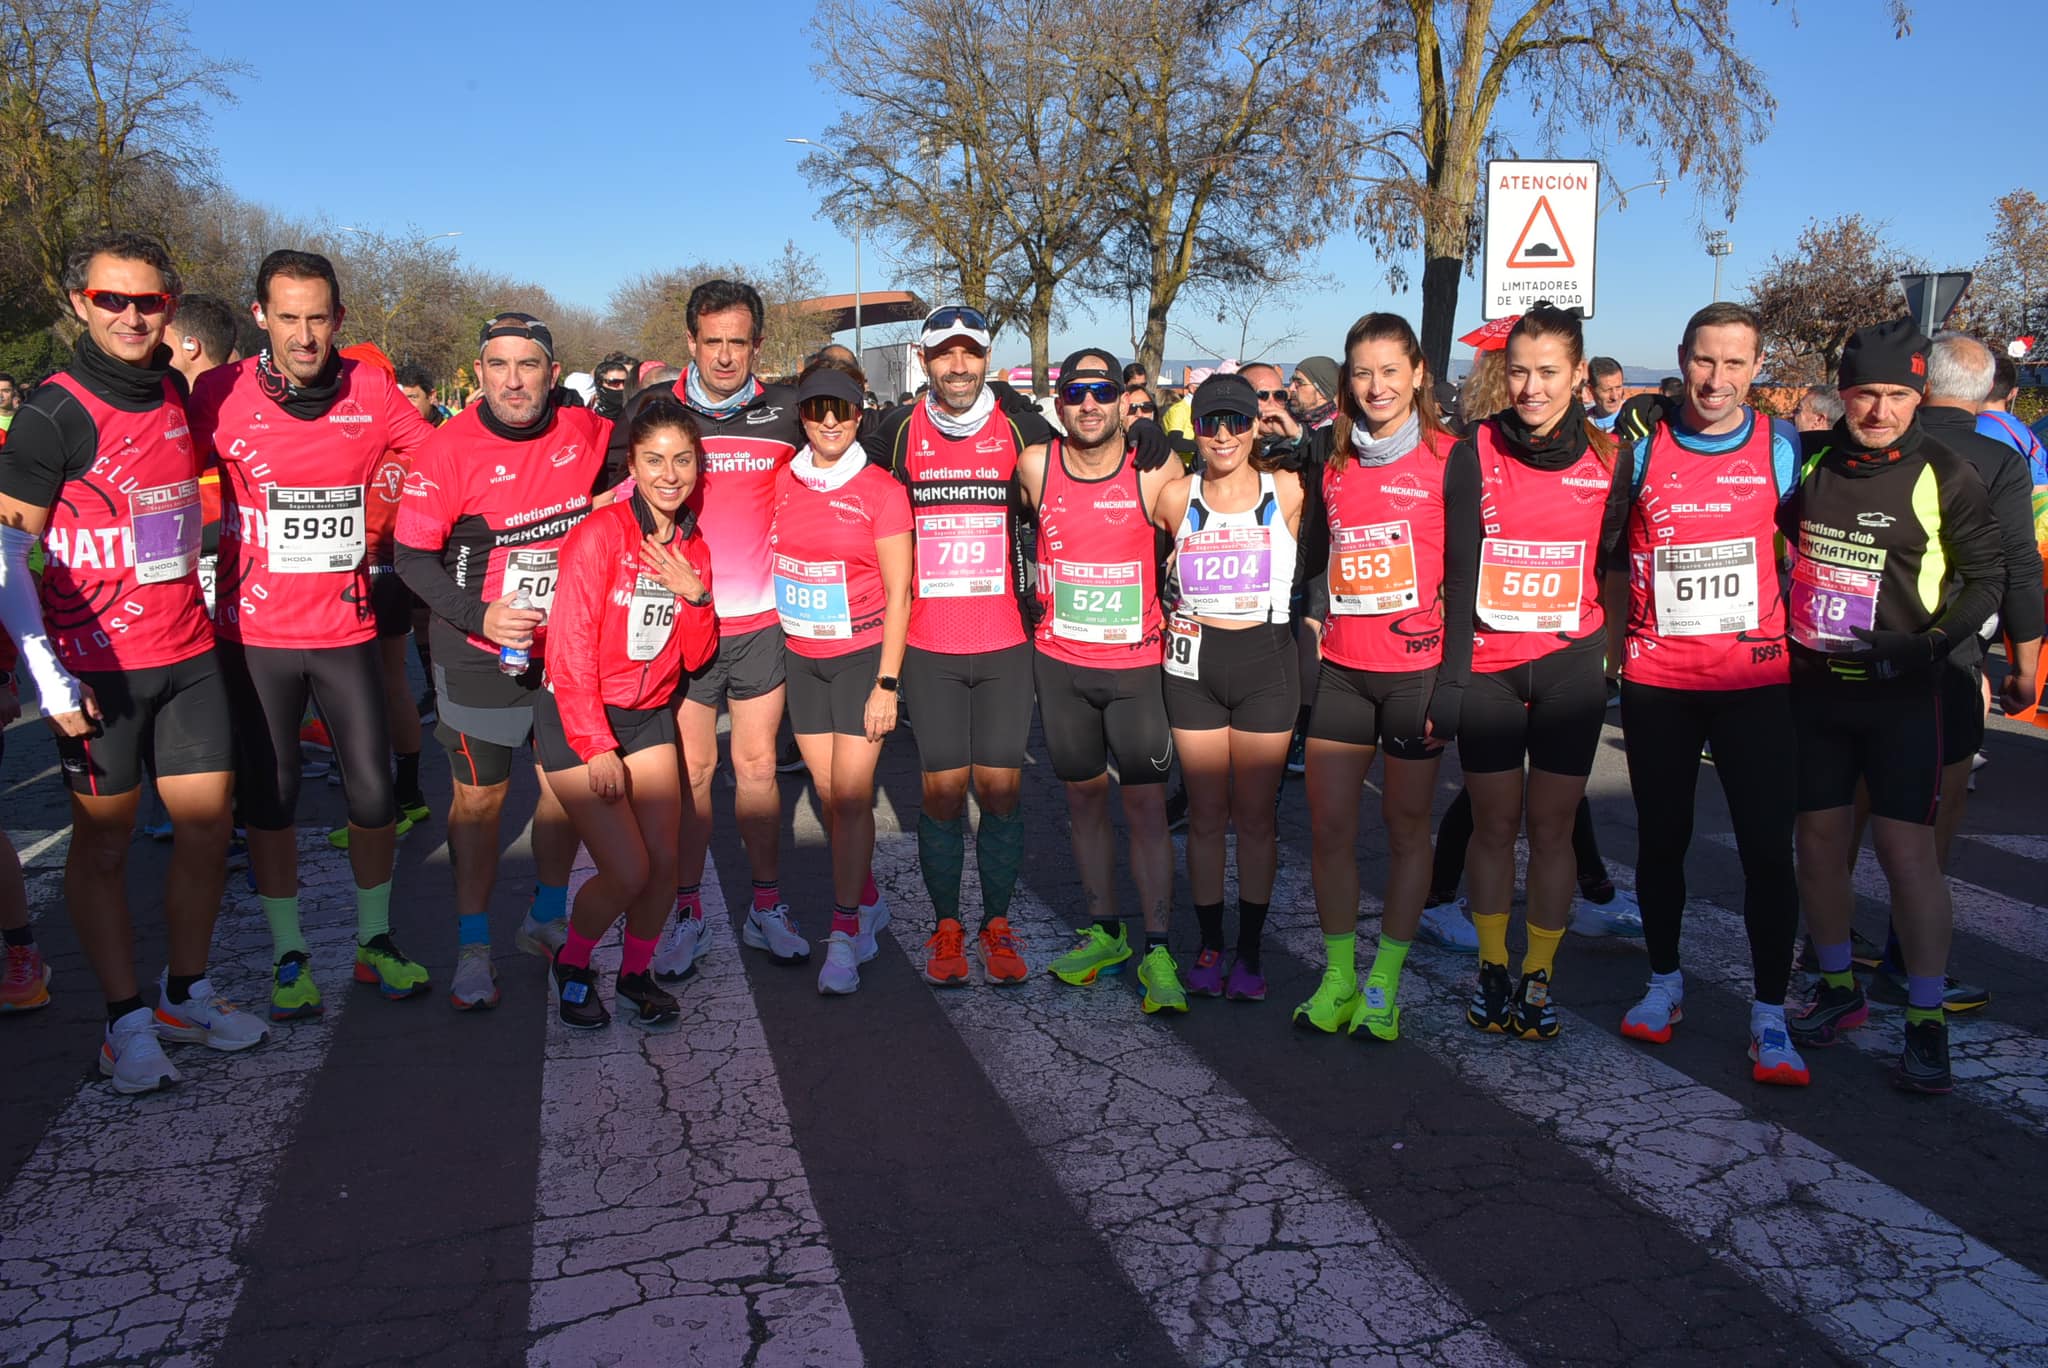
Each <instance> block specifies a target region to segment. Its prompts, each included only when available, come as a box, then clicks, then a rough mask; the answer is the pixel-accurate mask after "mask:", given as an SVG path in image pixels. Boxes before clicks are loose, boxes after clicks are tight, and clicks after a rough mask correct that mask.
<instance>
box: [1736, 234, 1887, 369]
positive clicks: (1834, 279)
mask: <svg viewBox="0 0 2048 1368" xmlns="http://www.w3.org/2000/svg"><path fill="white" fill-rule="evenodd" d="M1918 269H1920V267H1919V263H1918V262H1916V261H1914V260H1913V259H1912V258H1911V257H1909V256H1907V255H1906V254H1905V253H1903V252H1901V251H1900V250H1899V249H1898V248H1896V247H1894V246H1893V245H1892V244H1891V243H1890V242H1888V241H1887V240H1886V239H1885V236H1884V227H1883V225H1882V224H1877V225H1873V224H1869V223H1865V222H1864V221H1863V217H1862V216H1861V215H1860V214H1844V215H1842V216H1841V217H1839V218H1834V219H1828V220H1826V221H1822V220H1819V219H1816V220H1814V221H1812V222H1810V223H1808V224H1807V225H1806V229H1805V231H1803V232H1802V233H1800V235H1799V242H1798V244H1797V245H1796V246H1794V247H1793V249H1792V250H1791V251H1790V252H1786V253H1783V254H1781V255H1779V256H1775V257H1772V258H1771V260H1770V261H1769V262H1768V263H1767V264H1766V265H1765V267H1764V272H1763V275H1762V276H1761V277H1759V278H1758V280H1757V282H1756V284H1755V286H1754V287H1753V288H1752V289H1751V291H1750V298H1749V305H1750V307H1751V308H1753V309H1755V310H1756V311H1757V313H1758V314H1759V315H1760V316H1761V317H1762V318H1763V323H1764V336H1763V372H1764V374H1765V375H1767V376H1768V377H1769V378H1770V380H1771V381H1772V382H1773V383H1775V384H1780V385H1799V384H1816V383H1820V382H1823V381H1829V380H1832V379H1834V375H1835V368H1836V366H1837V364H1838V363H1839V362H1840V361H1841V359H1842V347H1843V345H1844V344H1845V343H1847V342H1848V340H1849V334H1850V333H1852V332H1854V331H1856V329H1858V328H1861V327H1864V326H1866V325H1868V324H1871V323H1881V322H1883V321H1884V320H1885V319H1887V318H1896V317H1898V316H1899V315H1900V314H1902V313H1904V312H1905V301H1904V299H1903V297H1902V296H1901V295H1900V293H1899V287H1898V283H1897V276H1898V274H1899V273H1900V272H1901V271H1913V270H1918Z"/></svg>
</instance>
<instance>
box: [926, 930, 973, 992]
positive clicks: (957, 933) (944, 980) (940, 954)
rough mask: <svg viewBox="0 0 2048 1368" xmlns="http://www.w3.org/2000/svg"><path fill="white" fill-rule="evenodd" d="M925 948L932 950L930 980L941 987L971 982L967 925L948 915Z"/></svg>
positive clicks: (958, 985)
mask: <svg viewBox="0 0 2048 1368" xmlns="http://www.w3.org/2000/svg"><path fill="white" fill-rule="evenodd" d="M924 948H925V949H926V950H927V951H929V952H930V954H929V955H928V956H927V957H926V959H925V962H924V981H925V982H926V983H936V984H937V985H938V986H939V987H941V988H959V987H962V986H964V985H965V984H966V983H967V978H968V973H967V928H966V927H964V926H962V925H961V924H960V923H959V922H958V921H956V920H954V919H953V918H951V917H946V918H944V919H943V920H941V921H940V922H939V929H938V930H936V931H934V932H932V938H931V939H930V940H928V941H926V942H925V943H924Z"/></svg>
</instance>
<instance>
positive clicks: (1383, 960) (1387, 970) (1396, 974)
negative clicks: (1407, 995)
mask: <svg viewBox="0 0 2048 1368" xmlns="http://www.w3.org/2000/svg"><path fill="white" fill-rule="evenodd" d="M1409 944H1410V942H1408V941H1398V940H1395V939H1394V938H1393V937H1392V936H1381V937H1380V944H1379V949H1378V950H1376V951H1374V952H1373V957H1372V970H1371V972H1370V973H1368V974H1367V975H1366V976H1365V980H1366V982H1367V983H1372V984H1377V985H1378V986H1379V987H1381V988H1384V989H1385V990H1386V992H1387V996H1388V998H1389V999H1391V998H1392V997H1393V995H1394V993H1395V991H1396V990H1397V989H1399V988H1400V986H1401V969H1402V967H1403V966H1404V965H1406V964H1407V963H1408V946H1409Z"/></svg>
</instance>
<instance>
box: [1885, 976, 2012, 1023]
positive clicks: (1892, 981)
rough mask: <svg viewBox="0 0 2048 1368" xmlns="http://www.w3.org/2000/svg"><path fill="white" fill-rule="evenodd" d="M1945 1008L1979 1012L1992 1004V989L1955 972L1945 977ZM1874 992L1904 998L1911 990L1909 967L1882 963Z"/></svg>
mask: <svg viewBox="0 0 2048 1368" xmlns="http://www.w3.org/2000/svg"><path fill="white" fill-rule="evenodd" d="M1942 985H1943V986H1942V990H1941V1008H1942V1010H1943V1011H1945V1012H1947V1013H1948V1014H1949V1015H1950V1016H1959V1015H1961V1014H1962V1013H1964V1012H1978V1011H1982V1010H1983V1009H1984V1008H1986V1007H1989V1006H1990V1005H1991V990H1990V989H1989V988H1986V987H1984V986H1982V985H1981V984H1976V983H1964V982H1963V981H1962V980H1960V979H1958V978H1956V977H1955V976H1953V975H1950V976H1949V977H1947V978H1945V979H1944V980H1943V981H1942ZM1869 991H1870V995H1871V996H1872V997H1874V998H1876V999H1878V1000H1879V1001H1881V1002H1904V1001H1906V997H1907V993H1908V985H1907V981H1906V971H1905V970H1903V969H1894V968H1893V967H1891V966H1890V965H1880V966H1879V967H1878V969H1877V971H1876V972H1875V973H1873V974H1872V975H1871V976H1870V989H1869Z"/></svg>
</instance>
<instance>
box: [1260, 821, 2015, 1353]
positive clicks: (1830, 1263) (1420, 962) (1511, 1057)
mask: <svg viewBox="0 0 2048 1368" xmlns="http://www.w3.org/2000/svg"><path fill="white" fill-rule="evenodd" d="M1292 853H1293V852H1291V851H1290V852H1289V854H1290V855H1291V854H1292ZM1273 906H1274V907H1275V908H1276V909H1278V908H1287V909H1290V913H1289V914H1288V915H1287V916H1285V917H1284V918H1276V919H1275V920H1276V923H1277V924H1276V925H1269V929H1268V932H1267V935H1268V937H1269V938H1270V939H1272V940H1274V941H1275V942H1277V943H1278V944H1280V945H1282V946H1283V947H1285V948H1286V949H1287V950H1288V951H1289V952H1290V953H1292V954H1294V955H1297V956H1299V957H1301V958H1302V959H1304V960H1305V961H1306V962H1307V963H1309V964H1311V965H1316V964H1320V963H1322V958H1323V948H1322V936H1321V934H1320V931H1319V930H1318V928H1317V926H1316V924H1315V915H1314V911H1313V909H1314V907H1315V895H1314V891H1313V889H1312V888H1311V887H1310V885H1309V881H1308V865H1307V861H1306V860H1305V859H1289V858H1283V859H1282V861H1281V874H1280V882H1279V885H1278V886H1277V887H1276V888H1275V890H1274V895H1273ZM1297 908H1298V909H1302V910H1301V911H1292V910H1291V909H1297ZM1360 910H1361V916H1363V917H1366V918H1369V919H1373V920H1376V919H1377V917H1378V913H1379V903H1378V900H1377V898H1375V897H1373V896H1371V895H1369V894H1367V895H1363V896H1361V898H1360ZM1360 939H1361V941H1365V942H1367V943H1370V936H1369V935H1361V937H1360ZM1472 964H1473V961H1472V960H1470V959H1469V958H1467V957H1465V956H1462V955H1453V954H1451V953H1450V952H1448V951H1440V950H1435V949H1433V948H1430V947H1425V946H1417V947H1416V949H1415V951H1414V952H1413V953H1411V954H1410V955H1409V957H1408V972H1407V975H1406V976H1405V978H1404V982H1403V992H1402V1003H1401V1034H1402V1039H1403V1041H1406V1042H1412V1043H1413V1044H1414V1045H1415V1046H1418V1047H1420V1048H1422V1049H1424V1050H1427V1051H1429V1052H1430V1053H1431V1054H1434V1055H1436V1056H1438V1057H1440V1058H1442V1059H1444V1060H1446V1061H1447V1062H1448V1063H1450V1064H1451V1065H1452V1066H1453V1067H1455V1068H1456V1069H1457V1071H1458V1073H1459V1074H1460V1076H1461V1077H1463V1078H1464V1079H1465V1081H1466V1082H1468V1083H1470V1084H1471V1085H1472V1086H1474V1087H1476V1088H1479V1089H1481V1090H1483V1091H1484V1092H1486V1093H1487V1094H1489V1095H1490V1096H1492V1097H1493V1098H1494V1099H1495V1100H1496V1101H1498V1102H1500V1103H1501V1104H1502V1105H1503V1106H1506V1107H1508V1108H1509V1109H1510V1110H1513V1111H1516V1112H1519V1113H1521V1114H1522V1115H1523V1116H1525V1117H1527V1118H1528V1119H1530V1120H1531V1121H1534V1122H1536V1123H1537V1124H1538V1125H1540V1126H1542V1127H1544V1128H1545V1129H1546V1130H1547V1131H1548V1132H1549V1133H1550V1134H1551V1135H1553V1136H1554V1137H1555V1138H1556V1139H1557V1140H1559V1141H1560V1142H1561V1143H1563V1144H1565V1145H1566V1146H1568V1147H1569V1148H1570V1149H1571V1150H1572V1151H1573V1152H1574V1153H1576V1154H1577V1155H1578V1156H1579V1157H1580V1158H1581V1159H1582V1160H1584V1161H1585V1162H1586V1163H1587V1164H1588V1165H1589V1166H1591V1167H1592V1168H1593V1169H1594V1170H1595V1171H1596V1172H1598V1173H1599V1174H1601V1175H1602V1176H1603V1177H1604V1178H1606V1179H1607V1181H1609V1182H1610V1183H1612V1184H1614V1186H1615V1187H1616V1188H1618V1189H1619V1190H1620V1191H1622V1192H1624V1193H1626V1194H1627V1195H1628V1196H1629V1197H1631V1198H1633V1199H1634V1200H1636V1201H1638V1202H1640V1203H1642V1204H1643V1205H1644V1206H1645V1207H1647V1208H1649V1209H1650V1210H1652V1211H1655V1212H1657V1213H1659V1214H1660V1215H1662V1216H1664V1217H1666V1218H1667V1219H1668V1220H1670V1221H1671V1222H1672V1223H1673V1224H1674V1225H1676V1226H1677V1227H1678V1228H1679V1229H1680V1230H1682V1231H1684V1232H1685V1233H1686V1234H1687V1235H1689V1236H1690V1237H1692V1238H1693V1239H1694V1240H1696V1241H1698V1242H1699V1243H1700V1245H1701V1246H1702V1247H1703V1248H1704V1249H1706V1250H1707V1251H1708V1252H1709V1253H1710V1254H1712V1255H1713V1256H1714V1257H1715V1258H1717V1259H1719V1260H1721V1261H1722V1262H1723V1263H1725V1264H1727V1265H1728V1266H1729V1267H1730V1268H1732V1269H1734V1270H1735V1271H1736V1272H1738V1273H1740V1274H1741V1275H1742V1276H1743V1277H1745V1278H1747V1279H1749V1280H1750V1281H1752V1282H1754V1283H1756V1284H1757V1286H1758V1287H1760V1288H1761V1289H1762V1290H1763V1291H1764V1293H1765V1294H1766V1295H1767V1296H1769V1297H1770V1298H1771V1299H1772V1300H1773V1301H1775V1302H1777V1303H1778V1304H1779V1305H1781V1306H1783V1307H1785V1308H1786V1309H1787V1310H1789V1311H1792V1312H1793V1313H1794V1314H1797V1315H1800V1316H1803V1317H1805V1318H1806V1319H1807V1320H1808V1321H1810V1322H1811V1323H1812V1324H1813V1325H1814V1326H1815V1327H1816V1328H1817V1329H1819V1331H1820V1332H1821V1333H1822V1334H1823V1335H1826V1336H1827V1337H1828V1338H1829V1339H1831V1340H1832V1341H1834V1343H1835V1344H1836V1345H1837V1346H1838V1347H1839V1348H1841V1349H1843V1350H1845V1351H1846V1352H1850V1353H1855V1354H1860V1355H1866V1356H1869V1357H1872V1358H1875V1359H1878V1360H1881V1361H1885V1362H1893V1363H1927V1362H1942V1363H1984V1364H1992V1363H2007V1362H2012V1361H2014V1359H2015V1357H2016V1356H2020V1355H2026V1354H2038V1353H2039V1351H2040V1349H2041V1346H2042V1345H2043V1344H2048V1282H2044V1281H2043V1280H2042V1279H2041V1278H2039V1277H2037V1276H2036V1275H2035V1274H2034V1273H2032V1272H2031V1271H2029V1270H2028V1269H2026V1268H2024V1267H2022V1266H2021V1265H2020V1264H2018V1263H2016V1262H2014V1261H2013V1260H2011V1259H2009V1258H2007V1257H2005V1256H2004V1255H2003V1254H2000V1253H1999V1252H1998V1251H1997V1250H1995V1249H1992V1248H1991V1247H1990V1246H1988V1245H1986V1244H1985V1243H1983V1242H1982V1241H1981V1240H1978V1239H1976V1238H1975V1237H1973V1236H1971V1235H1970V1234H1968V1233H1967V1232H1965V1231H1964V1230H1962V1229H1961V1228H1959V1227H1957V1226H1956V1225H1954V1224H1953V1223H1951V1222H1949V1221H1947V1220H1945V1219H1944V1218H1942V1217H1941V1216H1938V1215H1936V1214H1935V1213H1934V1212H1932V1211H1930V1210H1928V1209H1927V1208H1926V1207H1924V1206H1922V1205H1921V1204H1920V1203H1918V1202H1916V1201H1914V1200H1913V1199H1912V1198H1911V1197H1908V1196H1907V1195H1906V1194H1905V1193H1903V1192H1900V1191H1898V1190H1897V1189H1895V1188H1892V1187H1889V1186H1887V1185H1886V1184H1884V1183H1881V1182H1879V1181H1878V1180H1877V1179H1875V1178H1873V1177H1872V1176H1871V1175H1869V1174H1868V1173H1865V1172H1864V1171H1863V1170H1861V1169H1859V1168H1857V1167H1856V1166H1855V1165H1853V1164H1850V1163H1849V1162H1847V1161H1846V1160H1843V1159H1841V1158H1838V1157H1837V1156H1835V1155H1834V1154H1832V1153H1830V1152H1828V1151H1827V1150H1825V1149H1823V1148H1821V1147H1820V1146H1819V1145H1816V1144H1814V1143H1813V1142H1812V1141H1810V1140H1808V1139H1806V1138H1805V1137H1804V1136H1802V1135H1800V1134H1799V1133H1798V1132H1796V1131H1792V1130H1788V1129H1786V1128H1785V1127H1783V1126H1780V1125H1778V1124H1776V1123H1775V1122H1771V1121H1768V1120H1764V1119H1761V1118H1757V1117H1752V1116H1751V1115H1749V1114H1748V1112H1747V1111H1746V1109H1745V1108H1744V1106H1743V1105H1742V1104H1741V1103H1740V1102H1738V1101H1736V1100H1735V1099H1734V1098H1732V1097H1729V1096H1726V1095H1724V1094H1722V1093H1720V1092H1718V1091H1716V1090H1715V1089H1713V1088H1709V1087H1707V1086H1705V1085H1704V1084H1701V1083H1699V1082H1696V1081H1695V1080H1693V1079H1692V1078H1690V1077H1689V1076H1687V1075H1685V1074H1682V1073H1680V1072H1678V1071H1677V1070H1676V1069H1673V1068H1670V1067H1669V1066H1667V1065H1664V1064H1662V1063H1659V1062H1658V1061H1657V1060H1656V1059H1655V1058H1654V1057H1653V1056H1652V1055H1651V1054H1649V1053H1648V1052H1647V1051H1644V1050H1641V1049H1638V1048H1637V1047H1636V1046H1635V1045H1634V1044H1632V1043H1631V1042H1629V1041H1626V1040H1624V1039H1622V1038H1621V1037H1620V1036H1619V1035H1618V1034H1616V1033H1615V1031H1614V1029H1613V1028H1612V1027H1611V1026H1603V1025H1600V1024H1596V1023H1594V1022H1592V1021H1590V1020H1588V1019H1587V1018H1584V1017H1581V1016H1579V1015H1578V1014H1576V1013H1574V1012H1571V1011H1569V1010H1566V1009H1564V1008H1559V1010H1558V1015H1559V1017H1560V1019H1561V1020H1562V1021H1563V1023H1564V1030H1563V1033H1562V1034H1561V1035H1560V1036H1559V1037H1558V1038H1557V1039H1556V1040H1553V1041H1550V1042H1547V1043H1542V1044H1538V1043H1532V1042H1525V1041H1519V1040H1511V1039H1508V1038H1506V1037H1504V1036H1498V1035H1487V1034H1484V1033H1482V1032H1478V1031H1474V1030H1472V1029H1471V1028H1470V1027H1469V1026H1467V1025H1466V1024H1465V1022H1464V1010H1463V1004H1464V1002H1465V1000H1466V999H1467V998H1468V997H1469V996H1470V993H1471V990H1472V984H1473V970H1472V968H1471V966H1472ZM1417 989H1421V990H1423V991H1420V992H1418V991H1417ZM1360 1048H1369V1047H1366V1046H1361V1047H1360ZM1741 1086H1743V1087H1745V1088H1749V1087H1757V1086H1763V1085H1756V1084H1750V1083H1749V1082H1748V1077H1747V1071H1746V1070H1745V1071H1744V1072H1743V1076H1742V1081H1741Z"/></svg>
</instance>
